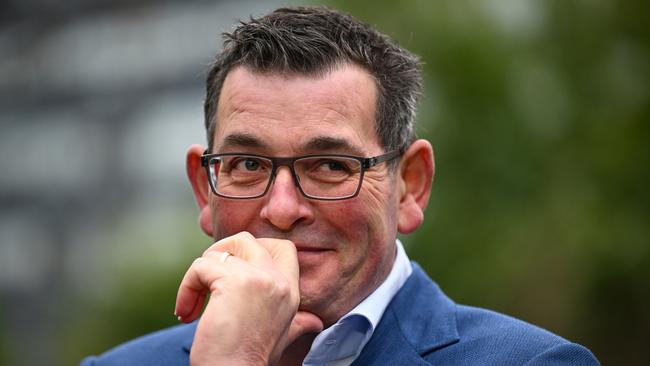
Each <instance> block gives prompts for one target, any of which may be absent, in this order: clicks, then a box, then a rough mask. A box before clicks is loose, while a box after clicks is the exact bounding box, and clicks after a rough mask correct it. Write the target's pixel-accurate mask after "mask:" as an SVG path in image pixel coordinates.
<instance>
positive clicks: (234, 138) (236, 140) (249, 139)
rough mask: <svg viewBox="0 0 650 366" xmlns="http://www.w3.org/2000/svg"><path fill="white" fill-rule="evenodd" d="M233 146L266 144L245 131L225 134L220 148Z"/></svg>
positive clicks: (259, 145)
mask: <svg viewBox="0 0 650 366" xmlns="http://www.w3.org/2000/svg"><path fill="white" fill-rule="evenodd" d="M234 147H248V148H263V147H266V144H265V143H264V142H262V141H261V140H260V139H258V138H256V137H255V136H252V135H249V134H245V133H233V134H231V135H228V136H226V137H225V138H224V139H223V142H222V143H221V146H220V148H221V149H228V148H234Z"/></svg>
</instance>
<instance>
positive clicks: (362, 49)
mask: <svg viewBox="0 0 650 366" xmlns="http://www.w3.org/2000/svg"><path fill="white" fill-rule="evenodd" d="M223 36H224V47H223V49H222V50H221V52H220V53H219V54H217V56H216V58H215V60H214V61H213V63H212V65H211V67H210V70H209V72H208V77H207V85H206V89H207V90H206V98H205V105H204V109H205V128H206V131H207V134H208V147H209V151H212V148H213V139H214V133H215V130H216V124H217V121H216V113H217V105H218V102H219V95H220V92H221V88H222V86H223V83H224V80H225V79H226V75H227V74H228V72H229V71H230V70H231V69H233V68H234V67H236V66H243V67H246V68H247V69H249V70H251V71H253V72H261V73H267V72H270V73H285V74H286V73H293V74H300V75H313V76H320V75H325V74H327V73H328V72H330V71H332V70H333V69H335V68H336V67H337V66H340V65H342V64H346V63H352V64H355V65H358V66H361V67H363V68H364V69H365V70H367V71H368V72H369V73H370V74H371V75H372V76H373V77H374V79H375V80H376V84H377V90H378V97H377V108H376V110H377V116H376V121H377V123H376V132H377V135H378V137H379V139H380V142H381V143H382V145H383V148H384V149H385V150H386V151H393V150H398V151H402V152H403V151H404V150H406V148H408V146H409V145H410V144H411V143H412V142H413V141H414V140H415V131H414V130H415V128H414V124H415V110H416V105H417V101H418V98H419V96H420V94H421V89H422V77H421V74H420V61H419V58H418V57H417V56H415V55H414V54H412V53H410V52H409V51H407V50H405V49H403V48H401V47H400V46H398V45H397V44H396V43H394V42H393V41H392V40H391V39H390V38H389V37H388V36H386V35H384V34H382V33H379V32H378V31H376V30H375V29H373V28H372V27H370V26H369V25H367V24H365V23H362V22H360V21H359V20H357V19H355V18H354V17H352V16H350V15H348V14H344V13H341V12H338V11H334V10H330V9H327V8H323V7H296V8H281V9H278V10H275V11H274V12H272V13H270V14H267V15H265V16H262V17H260V18H251V19H250V21H248V22H243V21H242V22H240V24H239V25H237V27H235V29H234V31H233V32H232V33H224V35H223Z"/></svg>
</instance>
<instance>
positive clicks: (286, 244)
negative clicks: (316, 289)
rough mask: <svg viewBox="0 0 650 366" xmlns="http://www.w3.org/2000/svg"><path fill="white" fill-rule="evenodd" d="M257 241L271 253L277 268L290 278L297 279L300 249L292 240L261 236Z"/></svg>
mask: <svg viewBox="0 0 650 366" xmlns="http://www.w3.org/2000/svg"><path fill="white" fill-rule="evenodd" d="M257 242H258V243H259V244H260V245H261V246H263V247H264V248H265V249H266V251H267V252H268V253H269V255H270V257H271V259H272V261H273V263H274V264H275V268H277V269H278V270H279V271H280V272H281V273H282V274H283V275H285V277H286V278H287V279H289V280H292V281H293V280H294V279H295V280H297V279H298V276H299V275H300V273H299V267H298V251H297V250H296V246H295V245H294V244H293V242H292V241H289V240H284V239H273V238H259V239H257Z"/></svg>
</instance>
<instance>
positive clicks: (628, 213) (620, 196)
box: [61, 0, 650, 365]
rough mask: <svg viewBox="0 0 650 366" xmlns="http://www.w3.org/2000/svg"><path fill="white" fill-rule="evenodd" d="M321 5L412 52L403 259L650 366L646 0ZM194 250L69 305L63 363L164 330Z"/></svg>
mask: <svg viewBox="0 0 650 366" xmlns="http://www.w3.org/2000/svg"><path fill="white" fill-rule="evenodd" d="M328 4H329V5H330V6H332V7H335V8H338V9H341V10H344V11H348V12H350V13H352V14H353V15H356V16H357V17H359V18H361V19H363V20H365V21H366V22H368V23H370V24H372V25H376V26H377V27H378V28H379V29H380V30H382V31H383V32H385V33H387V34H389V35H391V36H392V37H394V38H395V39H396V40H397V41H398V42H399V43H400V44H402V45H403V46H405V47H407V48H408V49H410V50H412V51H413V52H415V53H417V54H419V55H421V57H422V59H423V61H424V77H425V82H426V86H425V95H424V98H423V100H422V103H421V108H420V112H421V113H420V114H419V134H420V136H421V137H424V138H427V139H429V140H430V141H431V142H432V143H433V144H434V148H435V151H436V162H437V174H436V181H435V183H434V188H433V191H432V197H431V202H430V206H429V209H428V210H427V213H426V223H425V225H424V227H423V228H422V229H421V230H419V231H418V232H417V233H416V234H414V235H411V236H409V237H406V238H404V241H405V242H406V243H407V249H408V252H409V255H410V256H411V257H412V258H413V259H416V260H417V261H419V262H420V263H421V264H422V265H423V266H424V268H425V269H426V270H427V272H428V273H429V274H430V275H431V276H432V277H433V278H434V279H435V280H436V281H438V282H439V283H440V285H441V286H442V288H443V289H444V290H445V291H446V292H447V293H448V294H449V295H450V296H452V298H454V299H455V300H456V301H458V302H461V303H467V304H471V305H477V306H483V307H488V308H492V309H495V310H498V311H502V312H505V313H508V314H511V315H513V316H516V317H519V318H522V319H524V320H527V321H529V322H532V323H535V324H538V325H540V326H542V327H545V328H548V329H550V330H552V331H554V332H557V333H559V334H560V335H562V336H564V337H567V338H569V339H571V340H574V341H576V342H579V343H582V344H584V345H586V346H587V347H589V348H591V349H592V350H593V351H594V353H595V354H596V355H597V356H598V357H599V359H600V360H601V362H602V363H603V364H612V365H647V364H650V353H649V352H648V351H647V349H646V347H647V345H648V344H650V312H649V311H648V310H647V304H648V303H649V302H650V281H649V279H650V245H649V244H650V243H649V238H650V235H649V234H650V225H648V222H649V220H648V218H649V210H650V194H649V193H648V188H647V187H649V186H650V179H649V178H650V177H649V175H650V171H649V169H648V157H650V147H649V146H650V144H649V141H648V137H649V136H650V134H649V132H650V131H649V130H650V125H649V124H648V122H649V121H650V118H649V117H650V107H649V106H650V104H649V103H648V100H649V97H650V95H649V94H650V91H649V89H648V85H650V63H649V62H648V61H649V59H650V58H649V57H648V56H649V52H650V49H649V45H650V42H649V41H650V26H649V24H650V23H648V22H647V15H648V14H650V3H649V2H647V1H641V0H638V1H604V0H599V1H596V0H590V1H586V0H583V1H561V0H555V1H541V0H539V1H519V0H509V1H506V0H503V1H499V0H494V1H487V0H486V1H478V0H476V1H469V0H454V1H431V2H429V1H416V0H404V1H399V2H396V1H382V0H373V1H369V0H361V1H355V2H345V1H331V2H329V3H328ZM243 17H245V16H243ZM197 123H200V121H197ZM195 231H196V232H198V231H199V230H198V228H197V229H196V230H195ZM188 235H190V236H191V237H192V235H194V236H193V237H194V238H195V239H193V240H194V242H198V241H199V239H196V238H197V237H196V233H194V234H188ZM203 244H205V243H201V244H199V245H196V246H195V247H194V250H188V255H187V258H182V259H179V261H178V263H177V264H175V265H174V266H171V267H170V266H168V267H165V268H162V269H160V272H159V273H156V275H154V276H149V277H147V278H141V277H138V276H137V275H135V272H133V273H130V274H129V273H122V274H121V278H123V279H124V280H123V282H122V283H123V284H122V285H121V286H120V287H119V288H118V289H117V295H116V297H114V298H111V300H110V301H107V302H104V303H96V302H95V303H82V304H78V305H77V306H78V307H79V315H78V319H77V321H76V322H72V323H70V324H68V325H67V326H66V327H65V329H64V330H65V332H64V334H65V336H64V337H62V339H61V343H62V344H63V346H62V349H63V351H62V352H63V353H64V356H62V358H63V359H64V360H65V361H66V363H74V362H76V360H78V359H79V358H80V357H81V356H82V355H86V354H89V353H98V352H101V351H103V350H104V349H106V348H107V347H110V346H112V345H115V344H116V343H119V342H121V341H124V340H126V339H129V338H132V337H134V336H136V335H140V334H143V333H146V332H149V331H152V330H155V329H159V328H161V327H163V326H167V325H170V324H174V323H175V320H174V319H173V317H172V315H171V311H172V309H173V301H174V298H175V293H176V286H177V284H178V282H179V281H180V278H181V276H182V273H183V272H184V269H185V266H186V265H187V264H188V263H189V262H190V261H191V258H193V257H194V256H196V255H197V253H200V250H199V249H198V247H200V245H203ZM134 271H135V269H134ZM134 278H135V279H138V280H137V281H135V280H134Z"/></svg>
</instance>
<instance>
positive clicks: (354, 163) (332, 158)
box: [201, 151, 400, 201]
mask: <svg viewBox="0 0 650 366" xmlns="http://www.w3.org/2000/svg"><path fill="white" fill-rule="evenodd" d="M399 155H400V152H399V151H391V152H389V153H386V154H383V155H379V156H375V157H372V158H363V157H358V156H352V155H341V154H322V155H304V156H296V157H290V158H273V157H268V156H262V155H255V154H244V153H227V154H207V151H206V152H205V153H204V154H203V155H202V156H201V165H202V166H203V167H205V169H206V172H207V173H208V181H209V182H210V188H211V189H212V192H213V193H214V194H216V195H217V196H221V197H226V198H234V199H251V198H258V197H262V196H264V195H265V194H266V192H268V190H269V187H271V184H272V183H273V179H274V178H275V175H276V172H277V170H278V167H281V166H286V167H288V168H289V170H290V171H291V174H292V176H293V179H294V182H295V184H296V186H297V187H298V189H299V190H300V192H301V193H302V194H303V196H305V197H307V198H311V199H315V200H326V201H335V200H344V199H348V198H353V197H356V196H357V195H358V194H359V191H360V189H361V183H362V182H363V174H364V172H365V171H366V170H367V169H369V168H372V167H374V166H375V165H377V164H380V163H383V162H386V161H390V160H392V159H395V158H396V157H398V156H399Z"/></svg>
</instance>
